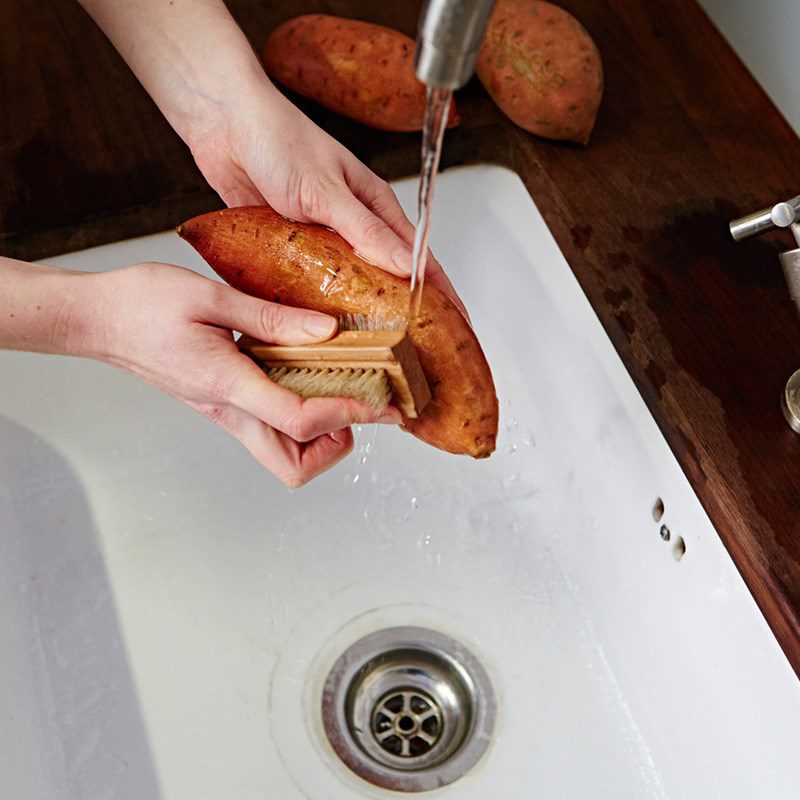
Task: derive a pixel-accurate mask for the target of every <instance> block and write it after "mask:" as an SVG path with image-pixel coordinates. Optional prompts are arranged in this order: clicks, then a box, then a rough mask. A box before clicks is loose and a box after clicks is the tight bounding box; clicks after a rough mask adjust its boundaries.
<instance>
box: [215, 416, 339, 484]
mask: <svg viewBox="0 0 800 800" xmlns="http://www.w3.org/2000/svg"><path fill="white" fill-rule="evenodd" d="M215 421H216V422H217V423H218V424H219V425H220V427H222V428H224V429H225V430H227V431H228V432H229V433H231V434H232V435H233V436H235V437H236V438H237V439H238V440H239V441H240V442H241V443H242V444H243V445H244V446H245V447H246V448H247V449H248V450H249V451H250V453H251V454H252V455H253V456H254V457H255V458H256V459H257V460H258V461H259V462H260V463H261V464H263V465H264V466H265V467H266V468H267V469H268V470H269V471H270V472H271V473H272V474H273V475H275V477H276V478H278V479H279V480H280V481H282V482H283V483H284V484H286V486H288V487H290V488H293V489H296V488H299V487H300V486H303V485H304V484H306V483H308V481H310V480H311V479H312V478H315V477H316V476H317V475H319V474H320V473H322V472H325V471H326V470H328V469H330V468H331V467H333V466H335V465H336V464H338V463H339V462H340V461H341V460H342V459H343V458H345V457H346V456H347V454H348V453H350V451H351V450H352V449H353V434H352V431H351V430H350V429H349V428H343V429H342V430H337V431H332V432H330V433H326V434H324V435H322V436H319V437H317V438H316V439H313V440H312V441H310V442H307V443H300V442H295V441H293V440H292V439H291V438H290V437H288V436H286V435H285V434H283V433H281V432H279V431H276V430H274V429H273V428H270V427H269V425H266V424H264V423H263V422H262V421H261V420H258V419H256V418H255V417H253V416H251V415H250V414H247V413H246V412H244V411H241V410H239V409H230V411H229V412H228V413H226V414H224V415H222V416H221V417H219V418H218V419H216V420H215Z"/></svg>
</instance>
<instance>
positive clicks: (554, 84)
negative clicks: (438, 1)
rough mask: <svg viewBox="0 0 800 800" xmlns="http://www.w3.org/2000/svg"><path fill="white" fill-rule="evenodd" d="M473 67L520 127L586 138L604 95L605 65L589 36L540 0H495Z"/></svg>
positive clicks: (540, 133) (551, 136)
mask: <svg viewBox="0 0 800 800" xmlns="http://www.w3.org/2000/svg"><path fill="white" fill-rule="evenodd" d="M477 72H478V77H479V78H480V79H481V82H482V83H483V85H484V87H486V91H488V92H489V94H490V95H491V96H492V99H493V100H494V101H495V103H497V105H498V106H499V107H500V109H501V110H502V111H503V113H504V114H505V115H506V116H507V117H508V118H509V119H511V121H512V122H514V123H516V124H517V125H519V126H520V127H521V128H524V129H525V130H526V131H530V132H531V133H535V134H537V135H538V136H543V137H545V138H547V139H558V140H566V141H574V142H580V143H581V144H587V143H588V141H589V136H590V134H591V132H592V128H593V127H594V122H595V118H596V117H597V111H598V109H599V107H600V100H601V99H602V96H603V64H602V62H601V60H600V53H599V51H598V49H597V46H596V45H595V43H594V41H593V40H592V38H591V36H589V34H588V32H587V31H586V29H585V28H584V27H583V25H581V24H580V22H578V20H576V19H575V17H573V16H572V15H571V14H569V13H567V12H566V11H564V9H562V8H559V7H558V6H554V5H552V4H551V3H547V2H542V0H498V3H497V5H496V6H495V10H494V12H493V14H492V18H491V21H490V23H489V28H488V30H487V33H486V38H485V39H484V42H483V45H482V47H481V52H480V55H479V57H478V66H477Z"/></svg>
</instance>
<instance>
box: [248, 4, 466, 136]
mask: <svg viewBox="0 0 800 800" xmlns="http://www.w3.org/2000/svg"><path fill="white" fill-rule="evenodd" d="M263 55H264V65H265V66H266V68H267V72H268V73H269V74H270V75H271V76H272V77H273V78H275V80H277V81H280V83H282V84H283V85H284V86H287V87H288V88H289V89H292V90H293V91H295V92H297V93H298V94H301V95H303V97H307V98H309V99H310V100H314V101H315V102H317V103H319V104H320V105H323V106H325V108H328V109H330V110H331V111H335V112H336V113H338V114H344V115H345V116H347V117H351V118H352V119H354V120H357V121H358V122H361V123H362V124H364V125H369V126H370V127H372V128H379V129H380V130H385V131H419V130H422V119H423V116H424V112H425V86H424V85H423V84H422V83H420V82H419V81H418V80H417V77H416V75H415V74H414V42H413V41H412V40H411V39H409V37H408V36H405V35H404V34H402V33H400V32H399V31H395V30H392V29H391V28H384V27H383V26H381V25H372V24H371V23H369V22H359V21H358V20H354V19H345V18H343V17H332V16H329V15H328V14H305V15H304V16H302V17H295V18H294V19H290V20H289V21H288V22H284V23H283V25H280V26H279V27H277V28H276V29H275V30H274V31H273V32H272V34H271V35H270V37H269V39H268V40H267V44H266V46H265V48H264V53H263ZM456 124H458V116H457V114H456V111H455V107H454V106H451V108H450V116H449V124H448V127H452V126H453V125H456Z"/></svg>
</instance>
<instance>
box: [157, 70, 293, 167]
mask: <svg viewBox="0 0 800 800" xmlns="http://www.w3.org/2000/svg"><path fill="white" fill-rule="evenodd" d="M253 58H254V59H255V55H254V56H253ZM256 64H257V67H258V69H257V70H256V69H253V70H247V71H245V74H243V75H240V76H238V77H237V78H236V80H235V81H231V82H229V83H228V84H227V85H226V86H225V87H224V88H222V89H220V90H219V91H214V92H209V93H208V94H205V95H204V96H203V97H202V98H200V99H198V100H197V102H195V103H187V104H186V106H185V107H184V108H183V109H182V110H180V111H179V112H177V113H176V114H175V115H174V118H172V119H170V122H171V123H172V125H173V127H174V128H175V130H176V131H177V132H178V135H179V136H180V137H181V139H183V141H184V142H185V143H186V145H187V146H188V147H189V149H190V150H191V151H192V153H193V154H194V156H195V158H197V156H198V153H204V152H207V151H208V149H209V148H214V149H219V148H220V146H221V145H222V146H224V145H225V144H226V143H227V144H228V146H229V147H230V146H231V143H232V142H233V140H235V138H236V133H237V130H239V129H241V127H242V125H243V123H244V121H245V120H247V119H248V118H251V117H254V116H257V115H262V117H263V112H264V110H265V109H266V110H267V111H269V109H271V108H274V107H276V105H277V104H279V103H280V102H281V101H283V100H284V98H283V95H282V94H281V93H280V92H279V91H278V89H276V88H275V86H273V84H272V83H271V81H270V80H269V78H268V77H267V75H266V73H265V72H264V70H263V69H262V68H261V65H260V64H259V63H258V62H256ZM226 155H231V154H230V153H226Z"/></svg>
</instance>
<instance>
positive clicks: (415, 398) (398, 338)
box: [238, 330, 431, 419]
mask: <svg viewBox="0 0 800 800" xmlns="http://www.w3.org/2000/svg"><path fill="white" fill-rule="evenodd" d="M238 344H239V350H241V352H243V353H245V354H246V355H248V356H250V358H252V359H253V360H254V361H255V362H256V363H257V364H258V365H259V366H260V367H261V368H262V369H263V370H264V372H266V374H267V376H268V377H269V378H270V380H272V381H274V382H275V383H277V384H278V385H280V386H284V387H285V388H287V389H290V390H291V391H293V392H295V393H296V394H298V395H300V396H301V397H353V398H355V399H356V400H360V401H361V402H363V403H367V404H368V405H371V406H375V407H377V408H383V407H385V406H387V405H389V403H390V402H394V404H395V405H396V406H397V408H398V409H400V411H401V413H402V414H403V416H404V417H406V418H410V419H416V418H417V417H418V416H419V415H420V413H421V412H422V410H423V409H424V408H425V406H426V405H427V403H428V401H429V400H430V399H431V392H430V388H429V387H428V382H427V381H426V379H425V375H424V373H423V372H422V367H421V366H420V363H419V359H418V358H417V353H416V350H415V349H414V345H413V344H412V343H411V340H410V339H409V338H408V336H407V335H406V333H405V331H396V330H354V331H350V330H345V331H342V332H341V333H339V334H337V335H336V336H334V337H333V338H332V339H329V340H328V341H327V342H320V343H319V344H307V345H298V346H294V347H293V346H286V345H274V344H265V343H264V342H259V341H257V340H256V339H253V338H251V337H249V336H242V338H241V339H239V343H238Z"/></svg>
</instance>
